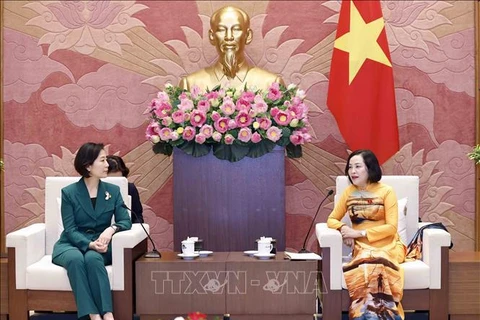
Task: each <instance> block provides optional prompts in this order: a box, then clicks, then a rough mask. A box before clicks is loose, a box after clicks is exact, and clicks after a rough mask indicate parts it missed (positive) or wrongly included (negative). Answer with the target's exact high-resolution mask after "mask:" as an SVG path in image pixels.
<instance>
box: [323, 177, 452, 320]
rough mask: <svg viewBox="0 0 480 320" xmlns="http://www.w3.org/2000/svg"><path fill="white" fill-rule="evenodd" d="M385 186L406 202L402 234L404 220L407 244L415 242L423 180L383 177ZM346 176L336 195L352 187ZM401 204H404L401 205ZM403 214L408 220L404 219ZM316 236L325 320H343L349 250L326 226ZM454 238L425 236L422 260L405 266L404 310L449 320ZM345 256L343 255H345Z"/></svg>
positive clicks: (435, 232)
mask: <svg viewBox="0 0 480 320" xmlns="http://www.w3.org/2000/svg"><path fill="white" fill-rule="evenodd" d="M381 181H382V182H384V183H386V184H388V185H390V186H392V187H393V189H394V190H395V193H396V195H397V198H398V199H399V200H400V199H404V198H407V199H406V212H401V211H402V210H400V206H399V217H400V218H399V226H398V228H399V231H400V229H401V227H402V226H401V224H402V222H401V220H404V221H405V222H404V223H405V224H406V234H405V235H404V237H405V239H404V240H405V241H406V244H408V242H409V241H410V240H411V239H412V237H413V236H414V234H415V232H416V231H417V230H418V228H419V227H420V226H422V223H419V222H418V212H419V178H418V177H417V176H383V177H382V180H381ZM348 184H349V181H348V178H347V177H346V176H339V177H337V179H336V194H337V195H341V194H342V193H343V191H344V189H345V188H346V187H347V186H348ZM399 202H400V201H399ZM401 214H406V216H404V217H403V219H402V217H401ZM316 235H317V239H318V242H319V244H320V251H321V255H322V275H323V284H324V288H323V289H322V293H323V295H322V300H323V301H322V302H323V318H324V319H340V317H341V312H342V311H348V307H349V305H350V298H349V295H348V291H347V290H346V285H345V279H344V277H343V271H342V264H343V261H344V259H345V257H344V255H345V250H344V249H343V248H342V246H343V243H342V237H341V235H340V232H339V231H338V230H334V229H330V228H328V227H327V224H326V223H318V224H317V225H316ZM450 239H451V238H450V234H449V233H448V232H445V231H443V230H439V229H425V230H424V232H423V248H422V250H423V254H422V260H417V261H412V262H405V263H402V264H401V267H402V268H403V270H404V274H405V282H404V295H403V299H402V305H403V308H404V310H428V311H429V317H430V319H435V320H443V319H445V320H446V319H448V261H449V260H448V258H449V253H448V248H449V246H450ZM342 252H343V253H342Z"/></svg>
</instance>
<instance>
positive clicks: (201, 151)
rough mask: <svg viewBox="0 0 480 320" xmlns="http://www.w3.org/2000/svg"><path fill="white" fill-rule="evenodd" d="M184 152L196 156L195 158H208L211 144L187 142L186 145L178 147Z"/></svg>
mask: <svg viewBox="0 0 480 320" xmlns="http://www.w3.org/2000/svg"><path fill="white" fill-rule="evenodd" d="M178 148H179V149H181V150H182V151H183V152H185V153H187V154H189V155H191V156H194V157H195V158H198V157H203V156H206V155H207V154H208V153H209V152H210V148H211V146H210V145H209V144H198V143H196V142H195V141H193V140H192V141H186V142H185V143H184V144H182V145H179V146H178Z"/></svg>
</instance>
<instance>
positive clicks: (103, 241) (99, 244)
mask: <svg viewBox="0 0 480 320" xmlns="http://www.w3.org/2000/svg"><path fill="white" fill-rule="evenodd" d="M114 233H115V230H114V229H113V228H110V227H108V228H107V229H105V230H104V231H103V232H102V233H101V234H100V236H99V237H98V239H97V240H95V241H92V242H90V244H89V246H88V247H89V248H90V249H92V250H95V251H97V252H100V253H105V252H107V250H108V245H109V244H110V241H111V240H112V237H113V234H114Z"/></svg>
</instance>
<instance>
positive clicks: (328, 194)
mask: <svg viewBox="0 0 480 320" xmlns="http://www.w3.org/2000/svg"><path fill="white" fill-rule="evenodd" d="M332 194H333V190H329V191H328V193H327V195H326V196H325V198H323V200H322V201H321V202H320V204H319V205H318V208H317V212H316V213H315V216H314V217H313V220H312V223H311V224H310V228H308V232H307V236H306V237H305V241H303V247H302V249H301V250H300V251H298V253H309V252H310V251H308V250H307V249H305V245H306V244H307V239H308V235H309V234H310V230H311V229H312V226H313V223H314V222H315V219H317V215H318V212H319V211H320V208H321V207H322V204H323V203H324V202H325V200H327V198H328V197H330V196H331V195H332Z"/></svg>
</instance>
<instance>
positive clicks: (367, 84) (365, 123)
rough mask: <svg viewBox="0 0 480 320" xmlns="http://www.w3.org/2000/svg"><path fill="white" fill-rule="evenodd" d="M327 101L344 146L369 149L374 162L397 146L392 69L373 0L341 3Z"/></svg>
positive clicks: (386, 156)
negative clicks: (374, 156) (343, 140)
mask: <svg viewBox="0 0 480 320" xmlns="http://www.w3.org/2000/svg"><path fill="white" fill-rule="evenodd" d="M327 105H328V108H329V109H330V111H331V112H332V114H333V115H334V116H335V119H336V120H337V124H338V127H339V129H340V132H341V133H342V135H343V138H344V139H345V141H346V143H347V145H348V147H349V149H351V150H357V149H370V150H372V151H373V152H374V153H375V155H376V156H377V158H378V160H379V161H380V164H382V163H384V162H385V161H387V160H388V159H389V158H390V157H391V156H392V155H394V154H395V153H396V152H397V151H398V150H399V141H398V124H397V111H396V106H395V89H394V85H393V71H392V64H391V60H390V51H389V49H388V42H387V35H386V32H385V23H384V20H383V16H382V9H381V7H380V2H379V1H364V0H358V1H350V0H343V1H342V7H341V9H340V17H339V20H338V27H337V35H336V38H335V44H334V48H333V56H332V64H331V68H330V84H329V87H328V97H327Z"/></svg>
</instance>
